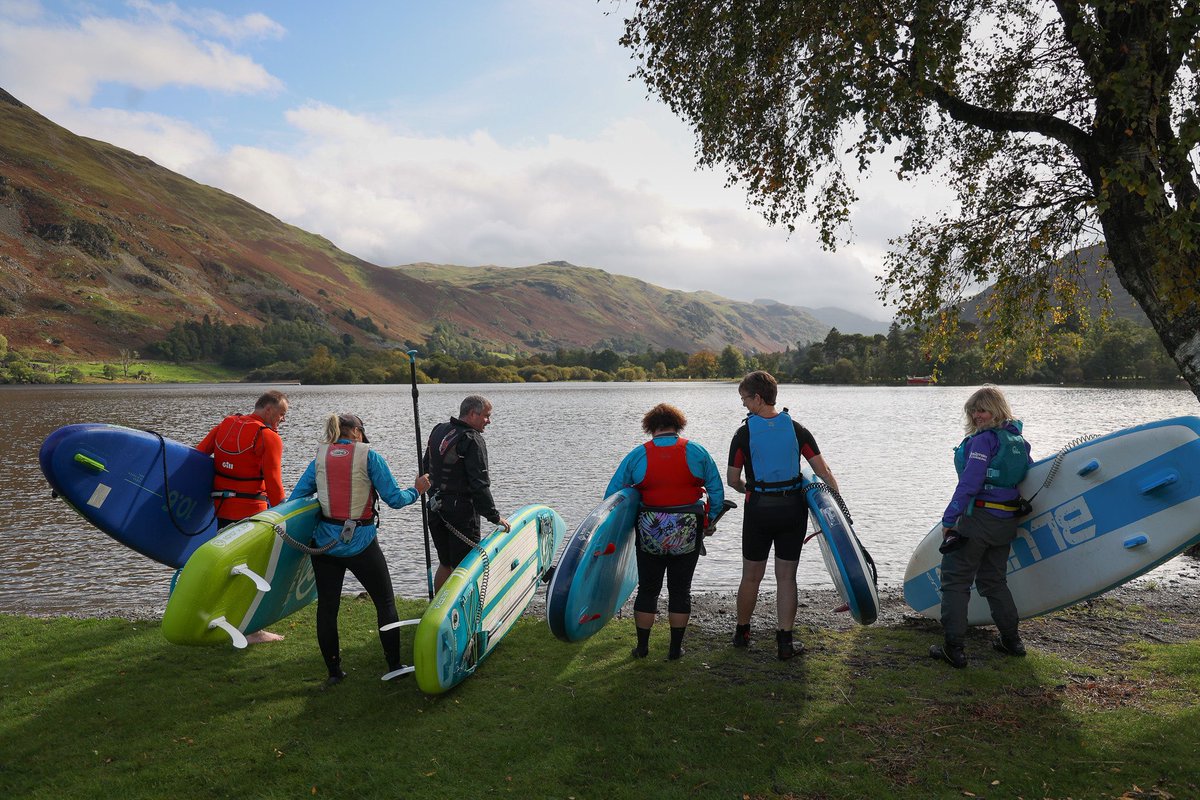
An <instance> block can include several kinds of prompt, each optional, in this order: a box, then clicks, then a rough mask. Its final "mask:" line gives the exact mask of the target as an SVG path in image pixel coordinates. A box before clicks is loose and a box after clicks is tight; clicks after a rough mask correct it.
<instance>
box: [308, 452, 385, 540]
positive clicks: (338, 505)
mask: <svg viewBox="0 0 1200 800" xmlns="http://www.w3.org/2000/svg"><path fill="white" fill-rule="evenodd" d="M370 453H371V445H369V444H347V443H345V442H335V443H334V444H323V445H321V446H320V447H318V448H317V499H318V500H320V501H321V515H322V516H323V517H325V518H326V519H328V520H331V521H334V522H345V521H346V520H348V519H354V520H359V521H360V522H370V521H371V520H373V519H374V515H375V486H374V484H372V483H371V475H370V474H369V473H368V472H367V458H368V456H369V455H370Z"/></svg>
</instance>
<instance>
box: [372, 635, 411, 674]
mask: <svg viewBox="0 0 1200 800" xmlns="http://www.w3.org/2000/svg"><path fill="white" fill-rule="evenodd" d="M380 630H383V629H382V628H380ZM416 671H417V668H416V667H406V666H404V665H401V666H400V667H399V668H398V669H394V670H392V671H391V672H386V673H384V675H383V677H381V678H380V679H379V680H381V681H390V680H391V679H392V678H399V677H400V676H401V675H407V674H408V673H410V672H416Z"/></svg>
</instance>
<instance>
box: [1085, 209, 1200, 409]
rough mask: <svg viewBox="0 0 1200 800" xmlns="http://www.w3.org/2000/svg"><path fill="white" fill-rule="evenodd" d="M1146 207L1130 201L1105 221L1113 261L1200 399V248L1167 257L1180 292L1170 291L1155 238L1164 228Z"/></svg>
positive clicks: (1192, 246) (1108, 212)
mask: <svg viewBox="0 0 1200 800" xmlns="http://www.w3.org/2000/svg"><path fill="white" fill-rule="evenodd" d="M1144 203H1145V200H1144V198H1142V197H1140V196H1137V195H1128V196H1126V197H1124V198H1121V199H1118V200H1115V201H1114V202H1113V204H1112V205H1111V206H1110V207H1109V209H1108V210H1106V211H1105V212H1104V213H1103V214H1102V215H1101V222H1102V223H1103V225H1104V238H1105V240H1106V242H1107V244H1108V255H1109V258H1110V259H1111V260H1112V264H1113V269H1114V270H1115V271H1116V273H1117V278H1118V279H1119V280H1120V281H1121V285H1122V286H1124V287H1125V290H1126V291H1128V292H1129V294H1130V295H1131V296H1132V297H1133V299H1134V300H1136V301H1137V302H1138V305H1140V306H1141V307H1142V310H1143V311H1144V312H1146V316H1147V317H1149V318H1150V324H1151V325H1152V326H1154V330H1155V331H1156V332H1157V333H1158V337H1159V339H1161V340H1162V343H1163V345H1164V346H1165V347H1166V349H1167V353H1168V355H1170V356H1171V358H1173V359H1174V360H1175V363H1176V364H1178V365H1179V372H1180V374H1181V375H1182V376H1183V379H1184V380H1186V381H1187V382H1188V385H1189V386H1190V387H1191V389H1192V393H1193V394H1195V395H1196V397H1197V399H1200V303H1198V302H1197V297H1200V270H1198V269H1197V264H1198V262H1200V252H1197V251H1198V250H1200V247H1198V246H1197V244H1196V243H1195V242H1191V243H1189V246H1185V247H1182V248H1180V249H1177V250H1176V251H1175V252H1172V253H1168V254H1166V255H1165V258H1164V260H1165V264H1166V265H1167V266H1166V268H1165V269H1166V272H1167V275H1168V276H1169V277H1171V278H1174V281H1173V283H1174V287H1173V288H1171V287H1170V285H1169V284H1167V286H1166V291H1164V281H1163V277H1164V276H1163V269H1164V268H1163V267H1162V266H1160V263H1163V262H1160V257H1159V253H1160V252H1161V250H1160V246H1159V244H1158V242H1157V241H1156V239H1157V237H1156V236H1155V235H1154V233H1155V229H1156V228H1157V229H1158V230H1161V227H1160V226H1161V223H1158V224H1157V225H1151V224H1150V221H1149V220H1148V219H1146V216H1147V215H1146V214H1145V213H1144V211H1143V210H1142V209H1144ZM1176 293H1178V296H1177V294H1176Z"/></svg>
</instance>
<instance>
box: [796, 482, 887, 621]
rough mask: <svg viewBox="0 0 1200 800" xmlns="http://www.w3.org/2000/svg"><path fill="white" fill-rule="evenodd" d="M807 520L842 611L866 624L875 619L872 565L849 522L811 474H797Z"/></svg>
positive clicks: (877, 602)
mask: <svg viewBox="0 0 1200 800" xmlns="http://www.w3.org/2000/svg"><path fill="white" fill-rule="evenodd" d="M801 477H802V479H803V481H804V497H805V499H806V500H807V501H808V510H809V518H810V519H812V522H813V526H814V527H816V528H817V531H814V534H815V535H817V543H818V544H819V545H820V547H821V556H822V557H823V558H824V559H825V568H826V569H828V570H829V577H831V578H833V585H834V586H835V587H836V588H837V591H838V594H839V595H841V598H842V602H843V603H844V604H845V605H846V610H848V611H849V612H850V616H852V617H854V619H855V621H856V622H859V623H861V624H863V625H870V624H871V623H872V622H874V621H875V619H876V617H878V616H879V594H878V591H877V590H876V587H875V578H876V576H875V563H874V562H873V561H872V560H871V557H870V556H869V555H868V554H867V551H866V550H865V549H863V546H862V543H861V542H859V540H858V537H857V536H855V534H854V528H852V527H851V525H850V519H849V518H848V517H847V516H846V514H845V512H844V511H843V509H842V506H841V504H839V503H838V501H837V498H836V497H834V495H833V492H832V491H831V490H830V489H829V487H827V486H825V484H824V483H820V482H818V481H817V480H816V478H815V477H814V476H813V474H812V473H811V472H808V471H807V470H804V471H802V472H801Z"/></svg>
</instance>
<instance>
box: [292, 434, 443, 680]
mask: <svg viewBox="0 0 1200 800" xmlns="http://www.w3.org/2000/svg"><path fill="white" fill-rule="evenodd" d="M413 483H414V486H413V487H412V488H410V489H401V488H400V487H399V486H398V485H397V484H396V479H395V478H393V477H392V471H391V470H390V469H389V468H388V465H387V462H386V461H384V460H383V456H381V455H379V453H377V452H375V451H374V450H372V449H371V446H370V440H369V439H368V438H367V431H366V429H365V428H364V426H363V421H362V419H360V418H359V417H358V416H356V415H354V414H330V415H329V417H328V418H327V419H326V421H325V432H324V436H323V437H322V438H321V445H320V446H319V447H318V448H317V456H316V458H314V459H313V460H312V461H310V462H309V464H308V467H307V468H306V469H305V470H304V474H303V475H302V476H300V481H299V482H298V483H297V484H296V488H295V489H293V490H292V495H291V497H289V498H288V499H289V500H294V499H295V498H297V497H311V496H312V495H314V494H315V495H316V496H317V498H318V499H319V500H320V501H321V515H320V521H319V522H318V523H317V526H316V528H315V529H314V530H313V540H312V543H311V544H312V546H313V547H315V548H318V549H321V548H328V549H326V550H325V551H324V552H322V553H320V554H319V555H314V556H313V557H312V564H313V576H314V578H315V580H316V583H317V643H318V645H319V646H320V648H321V655H322V657H324V659H325V666H326V668H327V669H328V670H329V678H328V680H326V682H325V685H326V686H333V685H335V684H338V683H340V682H341V681H342V679H343V678H345V677H346V673H345V672H344V671H343V670H342V657H341V651H340V645H339V641H338V628H337V618H338V610H339V609H340V607H341V602H342V583H343V581H344V580H345V578H346V570H350V572H351V573H353V574H354V577H355V578H357V579H358V582H359V583H361V584H362V585H363V588H364V589H366V590H367V594H369V595H370V596H371V600H372V602H374V603H375V614H376V618H377V619H378V622H379V627H381V628H382V627H383V626H385V625H387V624H388V623H390V622H397V621H398V620H399V619H400V616H399V614H397V612H396V596H395V592H394V591H393V590H392V576H391V574H390V573H389V572H388V565H387V559H385V558H384V556H383V550H382V549H380V547H379V542H378V541H377V535H378V532H379V529H378V520H379V512H378V509H377V505H378V503H377V501H378V500H383V502H385V503H387V504H388V505H389V506H391V507H392V508H403V507H404V506H407V505H410V504H411V503H413V502H415V501H416V499H417V497H419V496H420V495H422V494H424V493H425V492H426V491H427V490H428V489H429V476H428V475H418V476H417V478H416V480H415V481H414V482H413ZM379 641H380V643H381V644H382V645H383V654H384V657H385V658H386V659H387V664H388V673H387V674H386V675H385V676H384V677H385V678H387V677H390V676H391V673H393V672H395V671H396V670H397V669H399V668H400V632H399V631H398V630H395V629H392V630H389V631H381V632H380V634H379Z"/></svg>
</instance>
